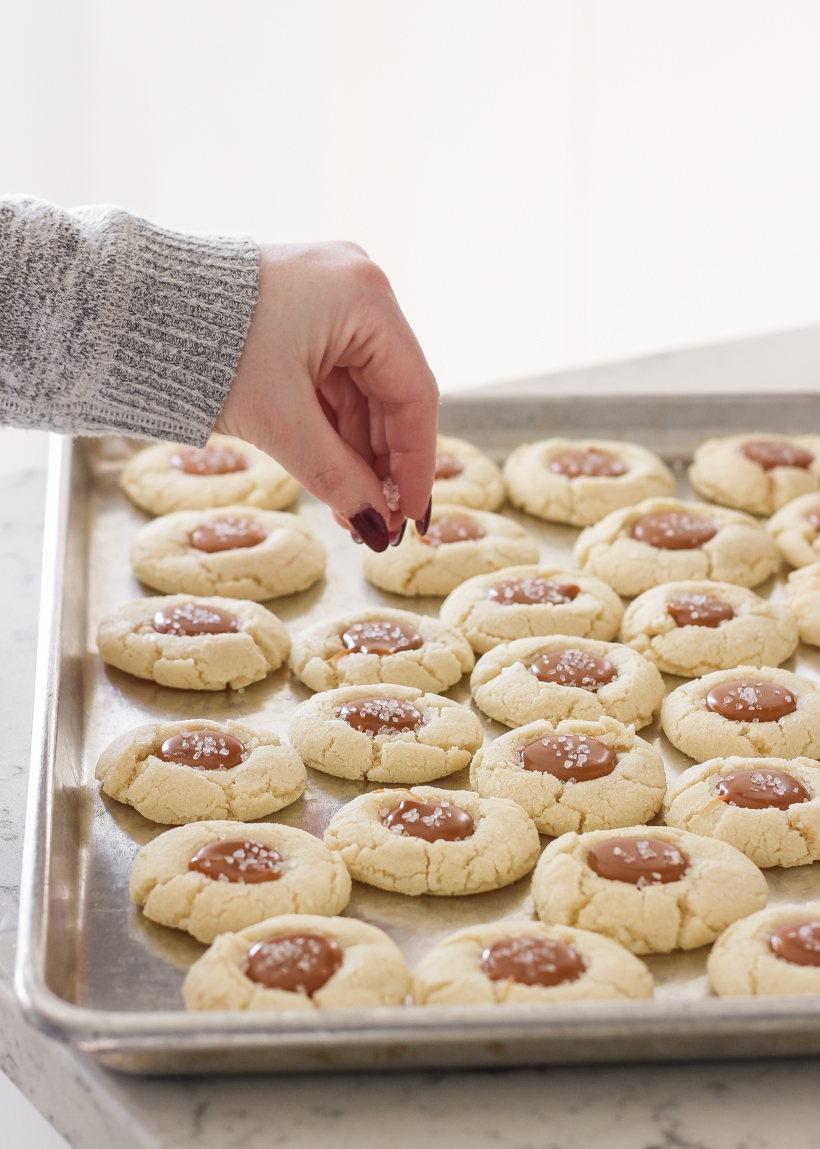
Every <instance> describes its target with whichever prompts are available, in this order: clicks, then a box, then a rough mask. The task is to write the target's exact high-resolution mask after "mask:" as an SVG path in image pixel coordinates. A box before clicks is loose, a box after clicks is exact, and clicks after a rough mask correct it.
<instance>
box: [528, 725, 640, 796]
mask: <svg viewBox="0 0 820 1149" xmlns="http://www.w3.org/2000/svg"><path fill="white" fill-rule="evenodd" d="M521 765H522V766H523V767H524V769H525V770H537V771H539V772H540V773H541V774H552V776H553V777H554V778H559V779H560V780H561V781H562V782H564V783H567V784H570V783H573V782H589V781H591V779H593V778H605V777H606V776H607V774H611V773H612V771H613V770H614V769H615V767H616V766H617V765H618V758H617V755H616V754H614V753H613V751H612V750H610V748H609V747H608V746H607V745H605V744H604V743H603V742H599V741H598V739H597V738H587V736H586V734H552V735H550V736H549V737H547V738H538V739H537V740H536V741H535V742H530V743H528V744H527V745H526V746H524V747H523V749H522V750H521Z"/></svg>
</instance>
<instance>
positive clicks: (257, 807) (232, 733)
mask: <svg viewBox="0 0 820 1149" xmlns="http://www.w3.org/2000/svg"><path fill="white" fill-rule="evenodd" d="M96 777H97V780H98V781H100V782H102V788H103V790H104V791H105V793H106V794H109V795H110V796H111V797H112V798H115V799H116V800H117V801H118V802H125V803H126V804H127V805H129V806H133V807H134V809H136V810H139V812H140V813H141V814H143V815H144V816H145V817H146V818H150V819H151V820H152V821H154V822H162V823H163V824H165V825H172V826H175V825H180V824H183V823H186V822H200V821H203V820H205V819H207V820H209V821H210V820H213V819H215V818H231V819H236V820H237V821H248V820H250V819H252V818H264V817H265V816H266V815H267V814H273V813H274V812H275V811H276V810H281V809H282V807H283V806H288V805H290V803H291V802H295V801H296V799H297V798H298V797H299V796H300V794H301V793H302V791H303V790H304V788H305V777H306V772H305V767H304V764H303V762H302V759H301V758H300V757H299V755H298V754H297V753H296V751H295V750H294V749H293V747H292V746H288V745H286V744H285V743H282V742H281V741H280V740H279V738H277V736H276V735H275V734H274V733H273V732H272V731H270V730H263V729H262V728H261V727H259V726H248V725H246V724H245V723H244V722H231V721H228V722H211V721H210V720H208V721H205V720H202V719H191V720H189V721H188V722H150V723H148V724H147V725H145V726H138V727H136V729H135V730H129V731H128V732H127V733H126V734H121V735H120V736H119V738H115V739H114V741H113V742H112V743H111V745H110V746H108V747H107V748H106V749H105V750H104V751H103V752H102V754H101V755H100V758H99V761H98V762H97V770H96Z"/></svg>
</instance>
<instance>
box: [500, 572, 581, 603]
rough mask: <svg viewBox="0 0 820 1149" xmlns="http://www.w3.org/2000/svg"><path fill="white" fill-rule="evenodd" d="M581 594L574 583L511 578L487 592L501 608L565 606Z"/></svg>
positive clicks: (543, 579) (544, 579)
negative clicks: (538, 605) (544, 604)
mask: <svg viewBox="0 0 820 1149" xmlns="http://www.w3.org/2000/svg"><path fill="white" fill-rule="evenodd" d="M580 593H581V588H580V587H578V586H575V585H574V584H573V583H557V582H552V581H551V580H550V579H546V578H537V577H536V578H530V577H529V576H527V577H524V578H509V579H505V580H504V582H497V583H495V585H494V586H491V587H490V588H489V589H488V590H487V598H489V599H491V600H492V601H493V602H497V603H498V604H499V606H513V605H523V606H533V605H535V604H536V603H549V604H550V605H551V606H563V605H564V604H565V603H568V602H572V600H573V599H574V598H577V597H578V595H579V594H580Z"/></svg>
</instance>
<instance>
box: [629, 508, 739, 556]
mask: <svg viewBox="0 0 820 1149" xmlns="http://www.w3.org/2000/svg"><path fill="white" fill-rule="evenodd" d="M717 531H718V529H717V527H716V526H715V524H714V523H710V522H709V520H708V519H701V518H699V517H698V516H697V515H690V514H689V512H688V511H661V512H659V513H658V514H655V515H643V517H642V518H640V519H637V520H636V521H635V522H634V523H633V524H632V531H631V534H632V537H633V539H637V540H638V542H641V543H648V545H649V546H650V547H656V548H657V549H658V550H663V551H692V550H695V549H696V548H697V547H702V546H703V544H704V543H708V542H709V539H711V538H714V536H715V535H716V534H717Z"/></svg>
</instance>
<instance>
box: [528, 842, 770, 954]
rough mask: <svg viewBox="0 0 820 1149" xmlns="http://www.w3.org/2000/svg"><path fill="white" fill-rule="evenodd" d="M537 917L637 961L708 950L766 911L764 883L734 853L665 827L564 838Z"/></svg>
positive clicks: (537, 884)
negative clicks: (586, 933)
mask: <svg viewBox="0 0 820 1149" xmlns="http://www.w3.org/2000/svg"><path fill="white" fill-rule="evenodd" d="M532 896H533V898H534V900H535V907H536V909H537V911H538V916H539V917H540V918H541V920H542V921H544V922H547V924H549V925H565V926H578V927H580V928H581V929H586V930H594V931H595V932H596V933H599V934H604V935H606V937H610V938H614V940H615V941H617V942H620V943H621V945H623V946H626V948H627V949H628V950H631V951H632V952H633V953H636V954H646V953H669V952H670V951H671V950H691V949H697V948H698V946H705V945H708V943H709V942H712V941H714V940H715V938H716V937H717V936H718V934H720V933H721V932H722V931H723V930H724V929H725V928H726V927H727V926H728V925H729V924H730V923H731V922H734V921H736V920H737V919H738V918H742V917H745V916H746V914H751V913H754V912H755V911H756V910H760V909H762V908H763V906H765V904H766V899H767V898H768V896H769V887H768V885H767V884H766V879H765V878H764V877H763V875H762V874H761V872H760V870H759V869H758V868H757V866H755V865H754V863H752V862H750V861H749V859H748V858H747V857H745V856H744V855H743V854H741V852H740V851H739V850H736V849H735V848H734V846H729V845H727V843H726V842H719V841H718V840H717V839H716V838H701V837H700V836H699V835H697V834H688V833H686V831H685V830H677V829H673V828H672V827H669V826H634V827H631V828H626V829H621V830H595V831H593V832H592V833H589V834H563V835H562V836H561V837H560V838H556V839H555V841H554V842H550V844H549V845H548V846H547V848H546V850H545V851H544V853H543V854H542V855H541V860H540V861H539V863H538V865H537V866H536V869H535V873H534V874H533V878H532Z"/></svg>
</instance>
